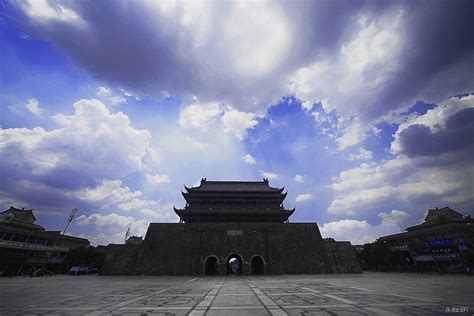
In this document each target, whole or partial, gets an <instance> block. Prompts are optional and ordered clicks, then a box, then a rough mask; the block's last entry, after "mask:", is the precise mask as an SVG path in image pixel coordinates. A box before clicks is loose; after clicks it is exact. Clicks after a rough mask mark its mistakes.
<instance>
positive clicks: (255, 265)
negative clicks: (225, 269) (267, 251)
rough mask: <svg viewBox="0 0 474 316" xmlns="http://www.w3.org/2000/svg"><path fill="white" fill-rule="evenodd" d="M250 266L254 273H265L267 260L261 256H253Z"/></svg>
mask: <svg viewBox="0 0 474 316" xmlns="http://www.w3.org/2000/svg"><path fill="white" fill-rule="evenodd" d="M250 267H251V273H252V274H265V262H264V261H263V258H262V257H261V256H253V257H252V260H250Z"/></svg>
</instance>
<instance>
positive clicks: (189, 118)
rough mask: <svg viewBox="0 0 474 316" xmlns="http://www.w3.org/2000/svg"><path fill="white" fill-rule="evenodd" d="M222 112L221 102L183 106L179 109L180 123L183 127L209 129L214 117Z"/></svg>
mask: <svg viewBox="0 0 474 316" xmlns="http://www.w3.org/2000/svg"><path fill="white" fill-rule="evenodd" d="M220 113H221V110H220V106H219V103H217V102H210V103H204V104H201V103H199V102H196V103H194V104H191V105H188V106H185V107H182V108H181V109H180V111H179V120H178V121H179V125H180V126H183V127H190V128H196V129H201V130H207V128H208V127H209V125H210V124H211V123H212V122H213V120H214V118H215V117H216V116H218V115H219V114H220Z"/></svg>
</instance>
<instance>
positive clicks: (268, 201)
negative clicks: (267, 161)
mask: <svg viewBox="0 0 474 316" xmlns="http://www.w3.org/2000/svg"><path fill="white" fill-rule="evenodd" d="M185 189H186V192H181V193H182V195H183V197H184V199H185V200H186V206H185V207H184V209H176V208H174V211H175V212H176V214H177V215H178V216H179V218H180V219H181V220H180V222H182V223H230V222H257V223H258V222H267V223H283V222H287V221H288V217H290V216H291V215H292V214H293V212H294V211H295V209H292V210H286V209H285V208H284V207H283V200H285V198H286V193H283V189H284V188H272V187H270V186H269V184H268V180H267V179H264V180H263V181H262V182H255V181H207V180H206V179H205V178H204V179H202V181H201V185H200V186H198V187H196V188H188V187H186V186H185Z"/></svg>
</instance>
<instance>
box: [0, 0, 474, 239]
mask: <svg viewBox="0 0 474 316" xmlns="http://www.w3.org/2000/svg"><path fill="white" fill-rule="evenodd" d="M472 16H474V2H472V1H457V0H455V1H419V2H418V1H406V2H405V1H393V2H390V1H374V2H372V1H333V2H328V1H324V2H320V1H300V2H292V1H255V2H243V1H235V2H230V1H226V2H217V1H216V2H213V1H203V2H187V3H184V2H171V1H170V2H168V1H166V2H155V1H145V0H143V1H107V0H104V1H47V0H29V1H28V0H22V1H18V2H17V1H0V109H1V110H0V111H1V112H0V113H1V115H0V124H1V128H2V129H1V130H0V160H1V166H0V174H1V178H2V181H0V206H1V207H2V208H3V209H6V208H8V206H10V205H14V206H16V207H18V208H21V207H25V208H34V209H35V214H36V217H37V219H38V223H39V224H41V225H43V226H45V227H46V228H48V229H55V230H61V229H63V228H64V225H65V222H66V219H67V216H68V213H69V212H70V209H71V208H73V207H77V208H79V212H78V214H77V217H76V219H75V221H74V222H73V223H72V225H71V226H70V233H71V234H74V235H77V236H85V237H87V238H89V239H90V240H91V242H92V243H93V244H107V243H109V242H121V241H123V238H124V234H125V231H126V229H127V227H128V226H129V225H131V233H132V234H138V235H142V234H144V233H145V231H146V228H147V225H148V223H149V222H176V221H177V218H176V216H175V214H174V212H173V210H172V207H173V205H176V206H178V207H182V206H183V205H184V200H183V198H182V197H181V195H180V190H181V189H182V188H183V185H187V186H191V185H195V184H197V183H198V180H199V179H200V178H201V177H207V179H209V180H261V179H262V178H268V179H269V180H270V184H271V185H272V186H278V187H281V186H285V188H286V189H287V190H288V197H287V199H286V201H285V206H286V207H288V208H292V207H294V206H295V207H296V212H295V214H294V215H293V216H292V218H291V221H292V222H314V221H316V222H318V224H319V226H320V229H321V233H322V234H323V236H325V237H334V238H336V239H338V240H351V241H352V242H353V243H364V242H370V241H373V240H374V239H375V238H377V237H379V236H381V235H386V234H390V233H395V232H399V231H400V229H404V228H405V227H407V226H409V225H413V224H416V223H419V222H420V221H421V220H422V219H423V218H424V214H425V213H426V210H427V209H428V208H434V207H443V206H446V205H449V206H450V207H452V208H454V209H456V210H458V211H461V212H462V213H464V214H473V207H474V194H473V193H474V184H473V183H474V182H473V180H472V179H473V178H474V160H473V158H472V157H473V154H474V141H473V139H474V124H473V122H474V76H473V73H474V38H473V33H472V30H474V19H473V18H472Z"/></svg>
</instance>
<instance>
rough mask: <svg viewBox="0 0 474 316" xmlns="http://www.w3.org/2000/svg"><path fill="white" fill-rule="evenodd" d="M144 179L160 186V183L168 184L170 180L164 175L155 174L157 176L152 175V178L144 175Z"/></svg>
mask: <svg viewBox="0 0 474 316" xmlns="http://www.w3.org/2000/svg"><path fill="white" fill-rule="evenodd" d="M145 177H146V179H147V181H148V182H149V183H151V184H161V183H169V182H170V178H169V176H168V175H166V174H157V175H154V176H152V175H149V174H146V175H145Z"/></svg>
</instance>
